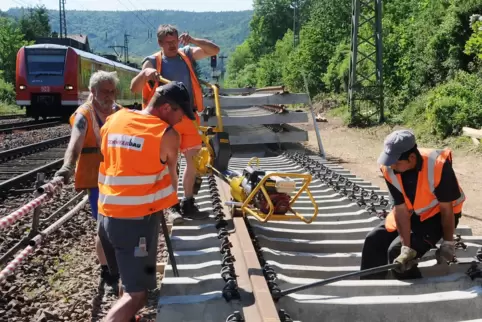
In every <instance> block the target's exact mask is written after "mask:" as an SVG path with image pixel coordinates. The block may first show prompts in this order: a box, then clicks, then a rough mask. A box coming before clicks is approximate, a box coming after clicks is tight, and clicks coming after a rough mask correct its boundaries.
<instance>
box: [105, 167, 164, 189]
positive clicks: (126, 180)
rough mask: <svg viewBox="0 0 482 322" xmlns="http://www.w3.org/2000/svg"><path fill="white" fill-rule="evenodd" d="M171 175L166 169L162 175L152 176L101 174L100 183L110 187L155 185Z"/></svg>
mask: <svg viewBox="0 0 482 322" xmlns="http://www.w3.org/2000/svg"><path fill="white" fill-rule="evenodd" d="M166 174H169V169H168V168H167V167H166V168H165V169H164V170H162V172H161V173H159V174H157V175H150V176H116V177H114V176H105V175H103V174H102V173H99V183H100V184H105V185H109V186H133V185H144V184H154V183H156V182H158V181H161V180H162V179H164V176H165V175H166Z"/></svg>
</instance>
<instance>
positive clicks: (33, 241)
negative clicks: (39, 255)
mask: <svg viewBox="0 0 482 322" xmlns="http://www.w3.org/2000/svg"><path fill="white" fill-rule="evenodd" d="M88 200H89V196H87V195H86V196H84V198H82V201H80V202H79V203H78V204H77V205H76V206H75V207H74V208H72V209H71V210H70V211H69V212H68V213H66V214H65V215H63V216H62V217H61V218H60V219H59V220H57V221H56V222H54V223H53V224H52V225H50V226H48V227H47V228H46V229H44V230H42V231H41V232H40V233H39V234H38V235H37V236H35V237H34V238H32V239H31V240H30V242H29V243H28V244H29V245H30V246H32V247H35V246H37V245H39V244H40V243H41V242H42V238H43V237H44V236H47V235H49V234H51V233H52V232H54V231H55V230H57V228H59V227H60V226H62V225H63V224H64V223H65V222H66V221H68V220H69V219H70V218H72V216H73V215H75V214H76V213H77V212H79V210H80V209H81V208H82V207H83V206H84V205H85V204H86V203H87V201H88Z"/></svg>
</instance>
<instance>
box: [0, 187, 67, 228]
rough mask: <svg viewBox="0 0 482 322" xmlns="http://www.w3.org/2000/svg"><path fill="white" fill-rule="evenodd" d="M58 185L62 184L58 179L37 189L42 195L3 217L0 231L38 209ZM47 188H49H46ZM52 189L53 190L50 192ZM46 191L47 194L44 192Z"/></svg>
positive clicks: (0, 222) (0, 221) (0, 220)
mask: <svg viewBox="0 0 482 322" xmlns="http://www.w3.org/2000/svg"><path fill="white" fill-rule="evenodd" d="M59 184H60V185H61V184H62V182H61V181H60V180H59V179H54V180H52V181H50V182H49V183H47V184H44V185H43V186H41V187H39V188H38V189H37V191H38V193H42V194H41V195H40V196H38V197H37V198H35V199H34V200H32V201H30V202H29V203H27V204H25V205H23V206H22V207H21V208H19V209H17V210H15V211H14V212H12V213H11V214H10V215H8V216H5V217H3V218H1V219H0V230H1V229H5V228H8V227H10V226H11V225H13V224H14V223H15V222H17V221H18V220H19V219H20V218H22V217H24V216H25V215H26V214H28V213H29V212H30V211H32V210H35V208H37V207H39V206H40V205H42V204H44V203H45V202H46V201H47V200H48V199H49V197H50V196H49V194H50V192H53V191H55V188H53V187H58V186H59ZM46 187H49V188H46ZM52 189H53V190H52ZM46 190H47V192H45V191H46Z"/></svg>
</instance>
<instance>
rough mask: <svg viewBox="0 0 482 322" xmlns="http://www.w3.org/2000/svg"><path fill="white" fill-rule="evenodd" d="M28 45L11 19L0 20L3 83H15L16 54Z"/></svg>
mask: <svg viewBox="0 0 482 322" xmlns="http://www.w3.org/2000/svg"><path fill="white" fill-rule="evenodd" d="M29 44H30V43H29V42H28V41H26V40H25V39H24V36H23V34H22V32H21V30H20V28H19V27H18V26H17V24H16V23H15V22H14V21H13V20H12V19H9V18H0V68H1V69H2V74H3V78H4V79H5V81H7V82H9V83H15V63H16V58H17V52H18V50H19V49H20V48H21V47H22V46H27V45H29Z"/></svg>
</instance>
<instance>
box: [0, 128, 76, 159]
mask: <svg viewBox="0 0 482 322" xmlns="http://www.w3.org/2000/svg"><path fill="white" fill-rule="evenodd" d="M69 139H70V135H65V136H61V137H59V138H55V139H50V140H45V141H42V142H39V143H33V144H29V145H24V146H21V147H18V148H14V149H10V150H5V151H1V152H0V162H2V161H5V160H9V159H13V158H16V157H18V156H21V155H27V154H32V153H34V152H38V151H42V150H45V149H48V148H51V147H55V146H58V145H60V144H63V143H67V142H68V140H69Z"/></svg>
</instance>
